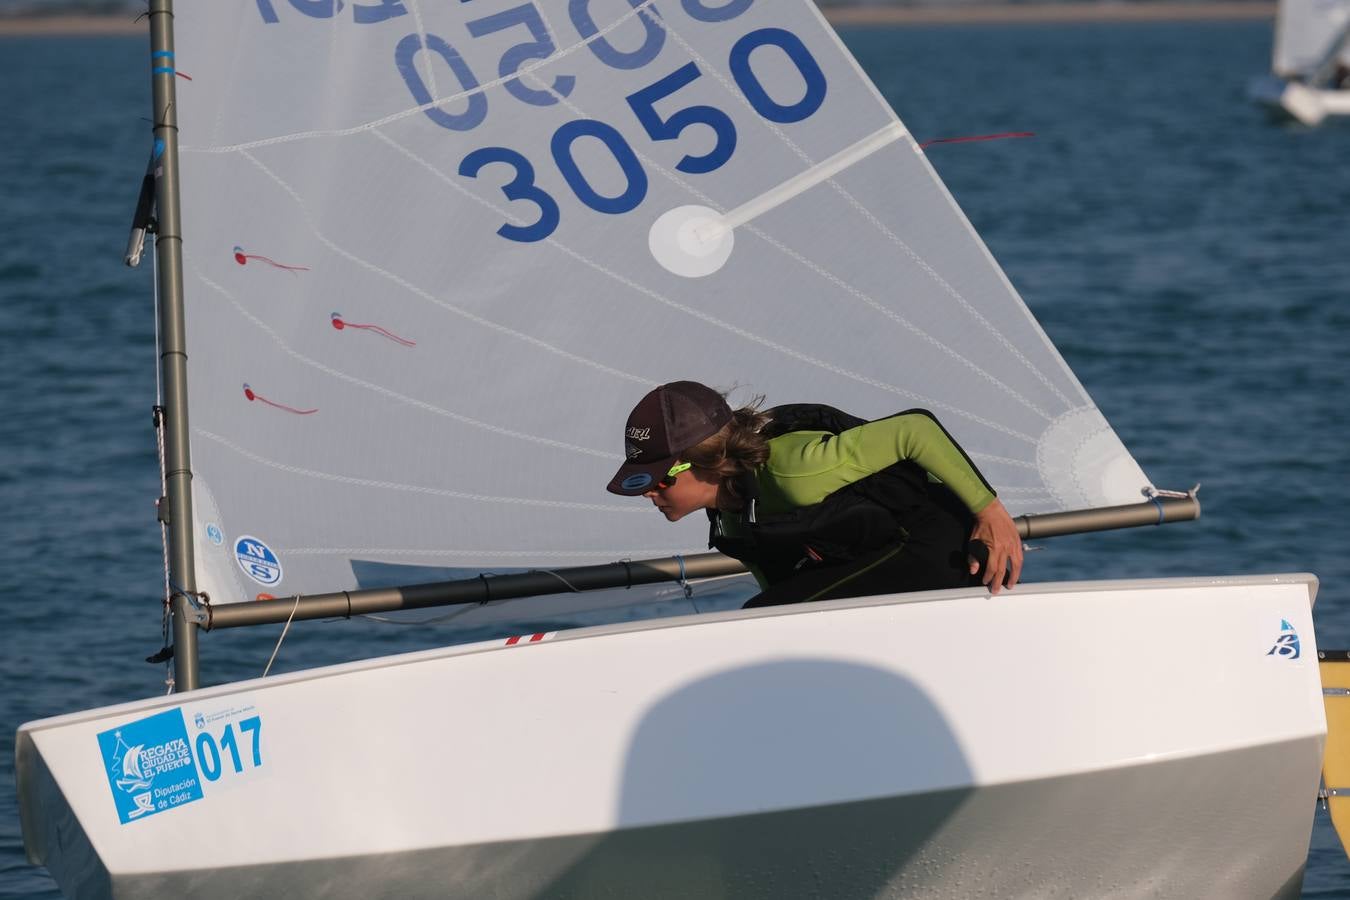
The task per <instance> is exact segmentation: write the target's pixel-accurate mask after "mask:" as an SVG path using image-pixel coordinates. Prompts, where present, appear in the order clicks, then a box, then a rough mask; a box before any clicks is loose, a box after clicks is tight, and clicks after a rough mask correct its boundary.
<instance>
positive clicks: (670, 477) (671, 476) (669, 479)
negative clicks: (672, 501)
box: [656, 463, 694, 490]
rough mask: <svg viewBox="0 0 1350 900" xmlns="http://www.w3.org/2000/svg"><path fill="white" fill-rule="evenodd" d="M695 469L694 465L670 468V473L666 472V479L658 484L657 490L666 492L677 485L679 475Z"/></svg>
mask: <svg viewBox="0 0 1350 900" xmlns="http://www.w3.org/2000/svg"><path fill="white" fill-rule="evenodd" d="M693 467H694V464H693V463H676V464H675V465H673V466H671V467H670V471H668V472H666V475H665V477H664V478H662V479H661V480H660V481H658V482H657V483H656V486H657V488H659V489H660V490H665V489H666V488H668V487H670V486H671V485H673V484H674V483H675V476H676V475H679V474H680V473H681V472H687V471H688V470H690V469H692V468H693Z"/></svg>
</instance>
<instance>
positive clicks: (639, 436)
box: [623, 425, 652, 441]
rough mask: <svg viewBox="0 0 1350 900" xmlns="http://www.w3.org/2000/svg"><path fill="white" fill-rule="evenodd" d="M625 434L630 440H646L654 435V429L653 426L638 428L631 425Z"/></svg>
mask: <svg viewBox="0 0 1350 900" xmlns="http://www.w3.org/2000/svg"><path fill="white" fill-rule="evenodd" d="M623 436H624V437H626V438H628V439H629V440H630V441H645V440H647V439H648V438H650V437H651V436H652V430H651V428H637V427H634V426H631V425H630V426H629V428H628V430H627V431H625V432H624V435H623Z"/></svg>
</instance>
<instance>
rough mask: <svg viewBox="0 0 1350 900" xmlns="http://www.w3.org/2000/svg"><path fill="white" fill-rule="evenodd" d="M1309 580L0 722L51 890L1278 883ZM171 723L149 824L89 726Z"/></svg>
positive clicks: (755, 616)
mask: <svg viewBox="0 0 1350 900" xmlns="http://www.w3.org/2000/svg"><path fill="white" fill-rule="evenodd" d="M1315 589H1316V580H1315V579H1314V578H1312V576H1306V575H1304V576H1270V577H1261V578H1231V579H1207V580H1166V581H1151V582H1096V583H1079V584H1066V585H1052V586H1047V585H1030V586H1023V587H1019V588H1018V589H1017V590H1016V591H1015V592H1014V593H1012V594H1011V595H1007V594H1005V595H1003V596H1000V597H998V598H990V597H988V596H987V595H983V593H982V592H974V591H955V592H951V591H949V592H938V593H930V594H914V595H900V596H891V597H881V598H868V599H863V600H855V601H839V602H834V603H826V604H816V605H804V606H795V607H780V608H774V609H767V610H755V611H747V612H730V613H717V614H711V615H703V616H690V617H683V618H678V619H667V620H663V621H659V622H645V623H634V624H627V625H620V626H608V627H602V628H590V629H579V630H576V631H571V632H564V633H560V634H557V635H551V636H547V637H544V638H541V639H540V640H537V641H531V640H529V639H526V640H523V641H519V642H516V643H515V644H513V645H510V646H508V645H506V644H505V643H504V642H491V643H486V644H477V645H472V646H464V647H454V648H449V649H446V650H440V651H429V652H424V653H418V654H409V655H405V656H399V657H393V658H387V659H382V660H374V661H369V662H365V663H357V664H350V665H345V666H339V667H333V668H328V669H322V670H317V671H313V672H306V673H297V674H294V675H288V676H282V677H276V678H271V679H268V680H266V681H252V682H244V683H241V684H236V685H230V686H228V687H220V688H211V689H206V690H201V691H197V692H193V693H190V694H184V695H177V696H172V697H164V698H156V699H153V700H147V701H143V702H140V703H135V704H128V705H124V706H119V707H113V708H108V709H103V710H96V711H92V712H87V713H79V714H75V715H70V716H64V717H61V718H56V719H48V720H44V721H41V722H34V723H30V724H28V725H25V726H24V727H23V728H21V729H20V731H19V735H18V748H17V749H18V752H17V769H18V779H19V787H20V801H21V811H22V816H23V825H24V837H25V842H26V845H27V848H28V852H29V855H30V858H31V859H32V860H33V861H34V862H36V863H41V864H44V865H46V866H47V867H48V868H49V869H50V870H51V872H52V873H53V875H54V876H55V878H56V879H57V881H58V883H59V884H60V885H61V887H62V890H63V891H65V892H66V893H67V895H69V896H73V897H85V896H88V897H106V896H116V897H167V896H174V897H177V896H194V897H216V896H219V897H262V896H296V897H302V896H324V897H369V896H399V897H438V898H439V897H474V898H480V897H494V898H527V897H528V898H534V897H595V896H615V897H644V898H651V897H692V896H697V897H721V896H726V897H738V898H739V897H774V898H781V897H793V896H828V897H835V898H840V897H849V898H852V897H858V898H862V897H910V896H931V895H932V894H933V893H934V892H935V891H937V890H945V891H948V892H951V891H955V892H956V895H960V896H975V895H979V894H981V893H984V894H985V895H988V896H1046V895H1050V894H1056V895H1063V896H1095V897H1103V896H1119V897H1127V896H1142V895H1150V896H1152V895H1168V896H1187V897H1205V896H1213V897H1225V898H1232V897H1272V896H1291V897H1293V896H1297V895H1298V891H1299V888H1300V885H1301V880H1302V867H1303V864H1304V860H1305V858H1306V855H1307V846H1308V839H1309V834H1310V830H1311V823H1312V811H1313V798H1314V796H1315V793H1316V790H1317V786H1318V772H1319V767H1320V762H1321V752H1322V745H1323V740H1324V736H1325V720H1324V715H1323V708H1322V697H1321V689H1320V681H1319V677H1318V670H1317V659H1316V649H1315V646H1314V640H1313V630H1312V618H1311V609H1312V599H1313V595H1314V593H1315ZM208 659H209V657H208ZM179 710H181V713H180V712H178V711H179ZM156 716H158V717H159V718H157V719H155V721H154V723H152V724H145V722H146V720H147V719H150V718H151V717H156ZM198 716H200V717H201V718H200V719H199V718H198ZM180 717H181V724H180V723H179V719H180ZM163 723H169V724H170V725H172V729H170V730H163V729H165V728H168V727H169V726H166V725H164V724H163ZM152 726H153V727H152ZM230 726H233V727H232V728H231V727H230ZM138 729H139V730H140V731H141V732H143V734H142V735H141V736H140V737H137V732H138ZM146 729H151V730H152V731H153V733H151V731H147V730H146ZM154 729H160V730H154ZM174 729H176V730H174ZM171 731H172V733H173V734H178V733H185V734H186V740H187V743H188V744H189V745H191V746H193V747H194V754H193V758H192V760H191V762H192V765H194V766H195V767H196V769H195V771H197V772H200V773H201V774H200V778H199V781H200V792H199V793H200V796H198V797H191V798H188V797H187V795H188V794H191V793H192V790H191V789H190V788H184V787H183V786H184V785H185V784H186V775H185V773H187V772H188V771H189V770H188V766H187V765H186V763H185V764H184V765H183V766H182V767H181V768H179V769H177V770H176V771H172V772H169V773H166V774H162V775H160V776H156V777H161V778H163V779H165V781H167V782H171V783H170V784H169V785H168V787H169V788H171V789H173V790H176V791H177V795H173V796H171V795H169V794H168V793H166V794H165V797H167V798H168V799H167V800H166V801H165V803H166V805H165V807H164V808H158V807H156V808H155V810H154V811H153V812H149V811H146V812H144V813H141V814H137V813H136V811H135V808H134V807H131V806H130V805H129V804H128V801H127V798H119V797H117V796H116V790H117V789H116V788H115V787H114V786H113V784H112V782H111V781H110V779H109V771H110V766H115V765H117V763H118V762H119V760H118V759H116V758H115V754H111V755H110V754H109V753H108V752H107V751H106V750H105V744H106V743H107V742H110V741H111V739H112V738H111V735H112V734H113V733H114V732H115V733H116V734H117V735H118V736H119V738H125V739H128V740H129V739H135V740H137V741H138V742H139V741H141V740H142V739H144V740H147V741H148V742H147V743H146V744H145V746H146V747H149V748H151V749H149V750H145V751H143V756H142V759H143V761H145V763H146V766H148V767H149V768H150V769H152V770H153V769H154V766H155V765H157V764H160V761H162V760H163V759H165V758H167V757H165V756H164V754H163V753H160V752H159V751H158V750H156V749H155V748H156V747H157V746H160V745H163V746H167V747H170V749H172V746H174V745H173V743H172V741H170V740H168V738H169V737H171V736H172V735H171V733H170V732H171ZM124 732H125V734H124ZM145 734H148V735H149V738H145V737H144V735H145ZM100 735H104V738H103V739H102V742H101V740H100V737H99V736H100ZM204 735H207V736H204ZM208 736H209V737H208ZM255 737H256V738H257V741H256V743H255V742H254V740H253V739H254V738H255ZM159 738H164V740H161V741H160V744H159V745H157V744H156V743H155V741H156V740H157V739H159ZM124 742H125V740H124ZM213 754H214V755H213ZM170 755H171V754H170ZM213 760H214V761H213ZM148 774H149V773H148ZM213 774H214V778H213ZM154 793H155V795H156V802H158V801H159V797H158V789H157V790H156V791H155V792H154ZM175 796H176V799H175ZM128 809H131V812H130V813H128V812H127V810H128ZM129 815H134V816H135V817H134V818H131V819H129V820H127V821H125V822H123V821H122V818H124V817H126V816H129Z"/></svg>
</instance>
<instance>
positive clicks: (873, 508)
mask: <svg viewBox="0 0 1350 900" xmlns="http://www.w3.org/2000/svg"><path fill="white" fill-rule="evenodd" d="M768 412H769V415H770V416H772V418H771V420H770V422H769V424H768V425H766V426H765V428H764V430H763V431H762V432H761V433H762V434H763V435H764V436H765V437H766V438H774V437H778V436H779V435H782V434H787V433H789V432H793V431H824V432H827V434H826V435H825V436H824V437H822V440H827V441H828V440H832V439H833V436H834V435H837V434H840V433H841V432H844V431H847V430H848V429H850V428H855V427H857V426H859V425H864V424H866V423H867V421H868V420H866V419H860V418H858V417H857V416H852V415H849V414H848V413H846V412H843V411H841V410H838V409H835V408H833V407H830V406H824V405H820V404H815V403H794V404H789V405H786V406H777V407H774V408H773V409H771V410H769V411H768ZM916 413H917V414H921V415H926V416H928V417H929V418H932V419H933V421H934V422H936V421H937V419H936V418H935V417H934V416H933V414H932V413H930V412H928V411H927V410H923V409H911V410H906V411H904V412H901V413H897V414H896V415H911V414H916ZM939 427H941V426H940V425H939ZM953 443H955V441H953ZM972 467H973V463H972ZM977 471H978V470H977ZM737 488H738V490H739V491H740V496H741V498H742V499H743V501H744V507H743V508H742V509H741V510H740V511H736V512H732V511H727V510H720V511H715V510H709V511H708V518H709V521H710V526H711V527H710V530H709V537H708V546H709V547H713V548H716V549H717V550H718V551H719V552H721V553H724V554H726V555H727V556H730V557H732V558H734V559H738V560H740V561H741V562H744V563H747V564H749V565H753V566H755V567H756V568H758V569H759V571H760V573H761V574H762V575H763V576H764V578H765V580H766V581H767V582H768V583H769V584H776V583H778V582H780V581H783V580H784V579H787V578H790V577H792V576H793V575H795V574H797V573H799V572H801V571H802V570H803V569H808V568H821V567H827V566H836V565H842V564H844V563H848V562H851V561H853V560H855V559H858V558H860V557H862V556H865V555H867V554H869V553H872V552H874V551H876V550H879V549H881V548H883V547H888V546H894V545H897V544H900V543H904V542H911V543H917V544H921V545H922V546H923V547H924V548H925V550H926V551H927V552H932V553H935V554H937V555H939V556H942V557H944V558H945V557H946V556H947V555H952V558H953V560H955V565H957V566H960V565H963V561H964V559H965V546H966V541H967V539H968V538H969V537H970V531H971V528H972V527H973V526H974V521H975V520H974V516H973V515H972V514H971V513H970V511H969V510H968V509H967V508H966V506H965V504H964V503H962V502H961V500H960V499H959V498H958V497H957V496H956V494H955V493H953V492H952V490H951V489H950V488H948V487H947V486H946V485H944V484H941V483H940V482H936V481H932V480H930V479H929V477H928V473H927V472H926V471H925V470H924V469H923V467H922V466H920V465H919V464H918V463H914V462H910V461H909V460H902V461H900V462H897V463H895V464H894V465H891V466H888V467H887V468H885V469H882V470H881V471H879V472H876V473H874V474H872V475H869V476H867V477H865V478H862V479H860V480H858V481H855V482H853V483H852V484H849V485H847V486H845V487H842V488H840V489H839V490H837V491H835V492H834V493H832V494H830V495H829V496H828V497H826V498H825V499H824V500H822V501H821V502H820V503H816V504H813V505H811V506H802V507H798V508H796V509H793V510H790V511H789V512H785V513H781V514H778V515H763V514H761V513H760V512H759V510H758V509H757V507H758V500H759V497H758V494H759V490H758V484H757V482H756V480H755V477H754V474H753V473H746V475H744V476H742V478H741V479H740V480H739V481H738V482H737ZM727 520H731V521H733V522H735V524H736V527H734V528H732V529H730V530H731V531H732V532H733V533H732V534H728V533H727V531H726V530H724V522H726V521H727Z"/></svg>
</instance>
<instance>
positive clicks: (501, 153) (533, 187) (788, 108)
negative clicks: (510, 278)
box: [459, 28, 826, 242]
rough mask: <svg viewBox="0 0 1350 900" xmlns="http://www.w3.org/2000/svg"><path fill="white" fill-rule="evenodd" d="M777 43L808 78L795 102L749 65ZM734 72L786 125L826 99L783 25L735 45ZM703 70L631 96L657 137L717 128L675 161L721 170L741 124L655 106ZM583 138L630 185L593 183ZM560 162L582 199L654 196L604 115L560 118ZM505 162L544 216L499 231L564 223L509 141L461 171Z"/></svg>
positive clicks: (519, 194) (538, 235)
mask: <svg viewBox="0 0 1350 900" xmlns="http://www.w3.org/2000/svg"><path fill="white" fill-rule="evenodd" d="M766 46H772V47H777V48H779V49H780V50H782V51H783V52H784V53H785V54H786V55H787V58H788V59H789V60H791V61H792V63H793V64H795V66H796V68H797V70H798V72H800V73H801V76H802V80H803V82H804V83H805V91H804V92H803V94H802V96H801V98H800V99H799V100H797V101H796V102H794V103H789V104H784V103H779V102H778V101H776V100H775V99H773V98H772V97H771V96H770V95H769V92H768V91H766V90H765V89H764V86H763V85H762V84H761V83H760V81H759V79H758V77H757V76H756V75H755V70H754V69H753V68H751V65H750V54H751V52H752V51H754V50H755V49H757V48H759V47H766ZM730 69H731V76H732V78H733V79H734V80H735V82H736V86H737V87H738V88H740V90H741V93H743V94H744V95H745V98H746V100H748V101H749V103H750V106H751V108H753V109H754V110H755V112H757V113H759V115H761V116H763V117H764V118H765V119H767V120H769V121H770V122H776V123H780V124H786V123H791V122H800V121H801V120H803V119H805V118H807V117H809V116H811V115H813V114H814V113H815V112H816V110H818V109H820V106H821V104H822V103H824V101H825V90H826V88H825V75H824V73H823V72H822V71H821V69H820V66H819V64H818V63H817V62H816V60H815V58H814V57H813V56H812V55H811V51H810V50H808V49H807V48H806V45H805V44H803V43H802V41H801V39H800V38H798V37H797V36H796V35H795V34H793V33H792V32H790V31H785V30H783V29H781V28H761V29H759V30H757V31H752V32H750V33H749V34H747V35H745V36H744V37H743V38H741V39H740V40H739V41H737V42H736V44H735V45H734V46H733V47H732V48H731V59H730ZM702 74H703V73H702V72H700V71H699V68H698V65H697V64H696V63H692V62H690V63H686V64H684V65H683V66H681V67H680V68H678V69H676V70H675V71H674V72H672V73H670V74H669V75H666V76H665V77H664V78H661V79H659V80H658V81H655V82H653V83H652V84H649V85H648V86H647V87H644V88H642V89H641V90H639V91H635V92H634V93H632V94H629V95H628V96H627V97H626V98H625V99H626V100H627V101H628V106H629V107H630V108H631V109H632V110H633V114H634V116H636V117H637V120H638V123H639V124H641V125H642V128H643V130H645V131H646V132H647V134H648V135H649V136H650V137H651V139H652V140H653V141H673V140H675V139H676V138H678V137H679V136H680V135H681V134H682V133H683V132H684V130H685V129H686V128H688V127H689V126H691V125H705V126H707V127H708V128H710V129H712V132H713V134H714V136H715V137H716V142H715V143H714V145H713V148H712V149H711V150H709V151H708V152H706V153H704V154H702V155H700V156H692V155H686V156H685V157H683V158H682V159H681V160H680V161H679V162H678V163H676V164H675V168H676V169H678V170H679V171H681V172H685V173H688V174H695V175H697V174H704V173H707V172H712V171H715V170H716V169H718V168H720V167H721V166H722V165H724V164H725V163H726V162H727V160H729V159H730V158H731V154H732V152H733V151H734V150H735V149H736V128H735V125H733V124H732V121H731V117H730V116H729V115H727V114H726V113H725V112H723V111H722V110H720V109H717V108H716V107H713V106H706V105H698V106H689V107H686V108H684V109H681V110H678V111H676V112H674V113H671V114H670V115H667V116H664V117H663V116H662V114H661V113H659V112H657V110H656V103H657V101H659V100H663V99H665V98H666V97H669V96H671V95H673V94H674V93H675V92H676V91H678V90H679V89H680V88H682V87H684V86H685V85H687V84H689V83H690V82H692V81H693V80H694V79H696V78H698V77H699V76H701V75H702ZM583 137H589V138H594V139H595V140H598V141H599V142H600V143H601V144H603V145H604V147H605V148H606V149H607V150H608V151H609V153H610V154H611V155H612V156H613V157H614V161H615V162H616V163H618V165H619V168H620V170H621V171H622V172H623V174H624V177H625V179H626V185H625V187H624V189H623V190H622V191H621V192H619V193H618V194H615V195H613V196H607V195H605V194H602V193H600V192H599V191H597V190H596V189H595V188H593V187H592V186H591V183H590V181H589V180H587V178H586V175H585V173H583V172H582V171H581V168H580V166H578V165H577V162H576V159H575V157H574V155H573V153H572V146H573V144H574V143H575V142H576V141H577V140H579V139H580V138H583ZM549 149H550V150H551V151H552V155H553V161H554V163H555V164H556V165H557V167H558V171H559V172H560V173H561V174H562V177H563V180H564V181H566V182H567V186H568V187H570V188H571V189H572V192H573V193H574V194H575V195H576V197H577V199H578V200H580V201H581V202H582V203H584V204H585V205H586V206H588V207H590V208H591V209H593V210H595V211H596V212H601V213H609V214H611V215H618V214H621V213H626V212H629V211H631V210H633V209H635V208H637V206H638V205H639V204H640V203H642V201H643V199H644V198H645V197H646V196H647V173H646V171H645V170H644V169H643V168H642V164H641V162H640V161H639V160H638V157H637V154H636V153H634V152H633V148H632V147H631V146H629V144H628V141H627V140H625V139H624V136H623V135H622V134H621V133H620V132H619V130H618V129H617V128H615V127H613V126H612V125H609V124H607V123H605V122H601V121H599V120H598V119H576V120H573V121H571V122H566V123H564V124H563V125H561V126H560V127H559V128H558V129H557V130H556V131H555V132H554V133H553V139H552V141H551V142H550V144H549ZM491 163H504V164H506V165H509V166H511V167H512V168H513V169H514V170H515V178H514V179H513V180H512V181H510V182H509V183H508V184H506V185H504V186H503V187H502V193H503V194H505V195H506V197H507V199H509V200H525V201H529V202H531V203H533V204H534V205H535V206H536V207H538V210H539V215H538V218H537V219H536V220H535V221H534V223H533V224H530V225H515V224H510V223H508V224H506V225H503V226H502V227H501V228H499V229H497V233H498V234H499V235H501V236H502V237H504V238H507V239H508V240H513V241H524V242H528V241H539V240H543V239H544V238H546V237H548V236H549V235H551V234H552V233H553V231H554V230H555V229H556V228H557V227H558V222H559V218H560V213H559V209H558V203H557V201H555V200H554V199H553V197H552V196H551V195H549V194H548V193H547V192H546V191H545V190H543V189H542V188H540V187H539V186H538V185H537V184H535V173H534V166H533V165H532V164H531V163H530V161H529V160H528V159H527V158H526V157H525V156H524V155H523V154H521V153H519V152H517V151H515V150H512V149H510V148H508V147H483V148H480V149H478V150H474V151H473V152H472V153H470V154H469V155H468V156H466V157H464V161H463V162H462V163H460V166H459V174H461V175H464V176H467V177H469V178H476V177H478V173H479V172H480V171H482V169H483V167H485V166H487V165H490V164H491Z"/></svg>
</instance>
